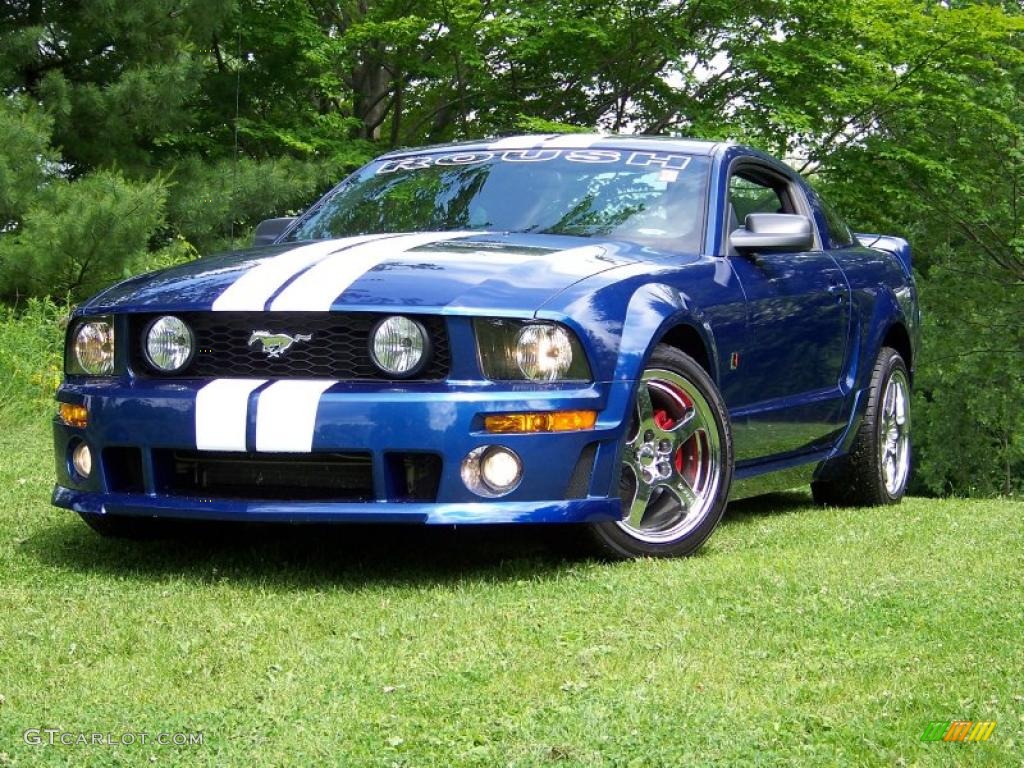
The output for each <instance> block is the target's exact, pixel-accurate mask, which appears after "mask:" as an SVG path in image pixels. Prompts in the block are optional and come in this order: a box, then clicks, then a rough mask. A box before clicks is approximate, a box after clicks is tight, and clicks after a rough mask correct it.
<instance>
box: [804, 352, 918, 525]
mask: <svg viewBox="0 0 1024 768" xmlns="http://www.w3.org/2000/svg"><path fill="white" fill-rule="evenodd" d="M825 477H826V478H827V479H825V480H821V481H818V482H815V483H813V484H812V485H811V489H812V491H813V492H814V500H815V501H817V502H818V503H819V504H831V505H835V506H865V507H867V506H875V505H879V504H896V503H898V502H899V501H900V499H902V498H903V494H904V493H905V492H906V490H907V481H908V480H909V479H910V375H909V374H908V373H907V366H906V363H904V362H903V358H902V357H901V356H900V353H899V352H897V351H896V350H895V349H891V348H889V347H884V348H883V349H882V351H881V352H880V353H879V354H878V359H877V360H876V361H875V367H874V369H873V370H872V375H871V385H870V388H869V390H868V404H867V409H866V411H865V413H864V420H863V421H862V422H861V425H860V427H859V428H858V430H857V434H856V436H855V437H854V440H853V444H852V445H851V447H850V451H849V453H847V454H846V455H845V456H842V457H840V458H839V459H836V460H834V461H833V462H831V463H830V465H829V466H827V467H826V468H825Z"/></svg>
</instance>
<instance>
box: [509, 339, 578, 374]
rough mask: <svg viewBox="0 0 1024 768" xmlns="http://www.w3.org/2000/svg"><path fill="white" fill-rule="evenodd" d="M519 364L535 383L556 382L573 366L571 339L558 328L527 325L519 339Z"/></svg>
mask: <svg viewBox="0 0 1024 768" xmlns="http://www.w3.org/2000/svg"><path fill="white" fill-rule="evenodd" d="M516 364H517V365H518V366H519V370H520V371H522V372H523V375H524V376H526V378H528V379H533V380H534V381H557V380H558V379H562V378H564V377H565V374H566V372H567V371H568V370H569V368H570V367H571V366H572V339H571V338H570V337H569V332H568V331H567V330H565V328H562V327H561V326H558V325H527V326H524V327H523V329H522V330H521V331H519V337H518V338H517V339H516Z"/></svg>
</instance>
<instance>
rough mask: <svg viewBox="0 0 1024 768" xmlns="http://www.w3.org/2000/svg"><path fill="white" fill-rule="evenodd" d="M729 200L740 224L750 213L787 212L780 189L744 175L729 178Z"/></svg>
mask: <svg viewBox="0 0 1024 768" xmlns="http://www.w3.org/2000/svg"><path fill="white" fill-rule="evenodd" d="M729 202H730V203H732V208H733V211H734V212H735V213H736V219H737V221H738V222H739V223H740V224H742V223H743V221H744V220H745V219H746V218H747V215H748V214H751V213H787V212H788V211H787V210H786V207H787V206H786V201H785V199H784V197H783V196H782V195H781V194H780V190H779V189H777V188H774V187H771V186H769V185H767V184H763V183H761V182H758V181H754V180H752V179H748V178H746V177H744V176H740V175H735V176H733V177H732V178H731V179H729Z"/></svg>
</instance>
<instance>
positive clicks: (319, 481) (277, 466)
mask: <svg viewBox="0 0 1024 768" xmlns="http://www.w3.org/2000/svg"><path fill="white" fill-rule="evenodd" d="M154 462H155V463H156V466H157V467H158V471H159V473H160V474H161V475H162V477H163V480H162V483H161V485H162V488H161V490H162V491H163V492H164V493H170V494H185V495H198V496H208V497H210V498H219V499H266V500H269V499H287V500H292V501H314V500H315V501H370V500H372V499H373V465H372V463H371V460H370V454H368V453H313V454H273V453H219V452H207V451H154Z"/></svg>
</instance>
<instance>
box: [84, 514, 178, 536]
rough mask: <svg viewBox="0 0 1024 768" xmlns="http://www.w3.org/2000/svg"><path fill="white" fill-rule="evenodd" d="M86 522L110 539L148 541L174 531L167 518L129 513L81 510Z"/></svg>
mask: <svg viewBox="0 0 1024 768" xmlns="http://www.w3.org/2000/svg"><path fill="white" fill-rule="evenodd" d="M78 514H79V516H80V517H81V518H82V519H83V520H84V521H85V524H86V525H88V526H89V527H90V528H92V529H93V530H94V531H96V533H98V534H99V535H100V536H103V537H105V538H108V539H132V540H134V541H146V540H149V539H158V538H161V537H164V536H168V535H170V534H171V533H172V528H171V526H169V525H167V523H168V522H169V521H167V520H157V519H155V518H151V517H129V516H127V515H90V514H87V513H85V512H79V513H78Z"/></svg>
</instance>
